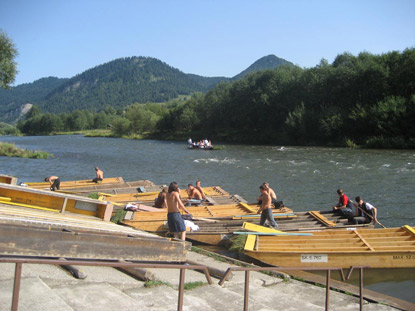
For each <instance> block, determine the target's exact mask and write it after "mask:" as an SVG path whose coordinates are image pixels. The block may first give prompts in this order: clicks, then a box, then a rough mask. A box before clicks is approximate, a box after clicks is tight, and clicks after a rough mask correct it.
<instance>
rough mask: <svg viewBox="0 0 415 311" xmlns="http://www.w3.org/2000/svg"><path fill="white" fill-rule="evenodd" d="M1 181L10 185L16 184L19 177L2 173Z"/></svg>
mask: <svg viewBox="0 0 415 311" xmlns="http://www.w3.org/2000/svg"><path fill="white" fill-rule="evenodd" d="M0 183H3V184H9V185H16V184H17V178H16V177H13V176H9V175H0Z"/></svg>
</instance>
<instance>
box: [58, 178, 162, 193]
mask: <svg viewBox="0 0 415 311" xmlns="http://www.w3.org/2000/svg"><path fill="white" fill-rule="evenodd" d="M142 189H144V191H146V190H145V189H153V190H152V192H153V191H160V190H161V188H160V186H157V185H155V184H154V183H153V182H152V181H150V180H135V181H125V182H124V183H118V182H117V183H108V184H95V185H88V186H79V187H72V188H70V189H68V190H61V191H60V192H65V193H72V194H80V195H88V194H89V193H93V192H105V193H108V194H120V193H137V192H142Z"/></svg>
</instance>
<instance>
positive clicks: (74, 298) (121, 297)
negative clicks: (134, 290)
mask: <svg viewBox="0 0 415 311" xmlns="http://www.w3.org/2000/svg"><path fill="white" fill-rule="evenodd" d="M53 292H54V293H55V294H56V295H58V296H59V297H61V299H62V300H63V301H65V302H66V303H67V304H68V305H69V306H70V307H71V308H72V309H71V310H75V311H97V310H99V311H113V310H123V311H136V310H145V301H140V300H136V299H133V298H131V297H130V296H128V295H127V294H125V293H124V292H122V291H120V290H118V289H117V288H115V287H114V286H112V285H110V284H108V283H85V284H77V285H73V284H72V285H69V286H60V287H58V288H55V289H53ZM47 310H53V309H47Z"/></svg>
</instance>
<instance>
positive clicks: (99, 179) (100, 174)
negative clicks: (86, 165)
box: [92, 166, 104, 183]
mask: <svg viewBox="0 0 415 311" xmlns="http://www.w3.org/2000/svg"><path fill="white" fill-rule="evenodd" d="M95 172H96V174H97V177H95V178H94V179H92V182H94V183H99V182H102V180H103V179H104V172H103V171H101V170H100V169H99V167H98V166H97V167H95Z"/></svg>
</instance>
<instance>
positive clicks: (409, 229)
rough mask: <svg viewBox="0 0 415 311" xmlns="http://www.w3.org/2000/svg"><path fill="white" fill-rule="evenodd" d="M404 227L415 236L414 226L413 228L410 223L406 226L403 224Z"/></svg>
mask: <svg viewBox="0 0 415 311" xmlns="http://www.w3.org/2000/svg"><path fill="white" fill-rule="evenodd" d="M402 229H404V230H405V231H407V232H409V233H410V234H411V235H412V236H413V237H415V229H414V228H412V227H410V226H408V225H405V226H402Z"/></svg>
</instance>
